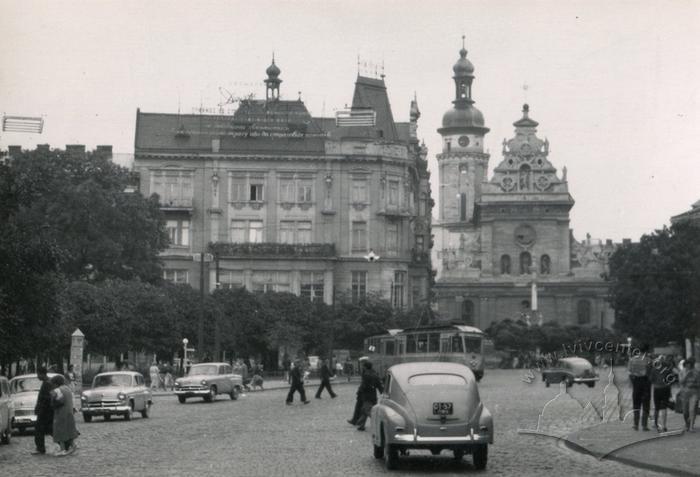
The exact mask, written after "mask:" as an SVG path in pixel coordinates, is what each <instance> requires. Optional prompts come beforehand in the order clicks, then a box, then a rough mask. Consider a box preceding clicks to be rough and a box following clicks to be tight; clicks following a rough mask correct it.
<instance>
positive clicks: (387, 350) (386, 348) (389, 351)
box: [384, 340, 394, 356]
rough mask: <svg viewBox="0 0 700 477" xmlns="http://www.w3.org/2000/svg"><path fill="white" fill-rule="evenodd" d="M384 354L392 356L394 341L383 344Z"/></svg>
mask: <svg viewBox="0 0 700 477" xmlns="http://www.w3.org/2000/svg"><path fill="white" fill-rule="evenodd" d="M384 354H385V355H387V356H394V340H391V341H385V342H384Z"/></svg>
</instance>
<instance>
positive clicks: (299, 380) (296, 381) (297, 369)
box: [286, 360, 309, 406]
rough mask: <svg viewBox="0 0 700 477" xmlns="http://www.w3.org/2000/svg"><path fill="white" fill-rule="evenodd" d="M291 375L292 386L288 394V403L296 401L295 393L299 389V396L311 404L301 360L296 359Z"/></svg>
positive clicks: (305, 402)
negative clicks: (305, 386) (305, 389)
mask: <svg viewBox="0 0 700 477" xmlns="http://www.w3.org/2000/svg"><path fill="white" fill-rule="evenodd" d="M291 377H292V386H291V387H290V388H289V393H288V394H287V401H286V403H287V405H288V406H289V405H291V404H292V401H294V393H295V392H296V391H299V397H300V398H301V400H302V402H303V403H304V404H309V401H307V400H306V391H304V375H303V370H302V369H301V361H300V360H296V361H294V366H293V367H292V371H291Z"/></svg>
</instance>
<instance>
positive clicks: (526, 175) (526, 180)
mask: <svg viewBox="0 0 700 477" xmlns="http://www.w3.org/2000/svg"><path fill="white" fill-rule="evenodd" d="M530 176H531V170H530V166H528V165H527V164H523V165H522V166H521V167H520V173H519V177H518V179H519V180H518V185H519V186H520V190H530Z"/></svg>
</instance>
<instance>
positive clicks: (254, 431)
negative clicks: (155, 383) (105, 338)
mask: <svg viewBox="0 0 700 477" xmlns="http://www.w3.org/2000/svg"><path fill="white" fill-rule="evenodd" d="M521 374H522V372H521V370H518V371H502V370H494V371H489V372H488V373H487V375H486V377H485V378H484V380H483V381H482V382H481V384H480V393H481V397H482V400H483V401H484V403H485V404H486V406H487V407H489V408H490V410H491V411H492V413H493V414H494V416H495V426H496V442H495V444H494V445H493V446H491V448H490V452H489V463H488V467H487V470H486V471H484V472H477V471H476V470H475V469H474V468H473V467H472V464H471V457H470V456H466V457H465V458H464V459H463V461H461V462H455V461H454V460H453V459H452V457H451V455H448V454H447V452H443V454H442V455H441V456H437V457H433V456H431V455H430V454H429V453H426V452H412V453H411V455H410V456H409V457H406V458H404V459H403V460H402V461H401V463H400V468H399V470H398V471H395V472H387V471H386V470H384V467H383V465H382V462H381V461H379V460H376V459H374V458H373V457H372V448H371V442H370V433H369V432H359V431H357V430H355V429H354V428H353V427H352V426H350V425H349V424H347V423H346V422H345V420H346V419H347V418H349V417H350V414H351V410H352V407H353V404H354V399H355V389H356V383H353V384H351V385H347V384H346V385H343V384H340V385H336V386H335V390H336V392H337V393H338V398H337V399H330V398H329V397H328V395H327V394H325V393H324V396H323V399H322V400H316V399H313V393H314V392H315V386H311V387H307V396H308V397H309V398H310V399H311V401H312V402H311V403H310V404H308V405H303V404H301V403H299V402H298V401H297V400H296V398H295V402H294V405H292V406H285V404H284V397H285V392H286V391H285V390H283V389H273V390H267V391H265V392H252V393H248V394H246V395H244V396H241V398H240V399H239V400H238V401H231V400H230V399H229V398H228V397H223V396H219V397H218V399H217V400H216V401H215V402H214V403H211V404H206V403H203V402H202V401H201V400H199V399H192V400H191V401H188V402H187V403H186V404H184V405H183V404H179V403H177V399H175V397H174V396H158V397H156V404H155V406H154V408H153V412H152V416H151V418H149V419H143V418H141V417H135V418H134V419H133V420H132V421H130V422H124V421H123V420H121V419H118V418H113V419H112V420H111V421H110V422H103V421H102V420H101V419H99V418H97V419H95V420H93V422H92V423H91V424H86V423H83V422H82V418H80V417H79V415H76V416H77V421H78V428H79V430H80V432H81V433H82V435H81V436H80V438H79V439H78V441H77V444H78V451H77V452H76V453H75V454H74V455H72V456H68V457H62V458H58V457H53V456H50V455H46V456H31V455H30V454H29V452H30V451H31V449H32V448H33V439H32V436H31V435H26V436H15V437H14V438H13V440H12V444H11V445H10V446H0V475H7V476H51V477H53V476H56V475H71V476H75V475H79V476H111V475H116V476H136V475H139V476H140V475H149V476H159V475H173V476H180V475H187V476H189V475H197V476H209V475H230V476H246V477H247V476H313V475H319V476H364V475H385V474H392V475H401V476H415V475H428V474H437V475H441V476H451V475H465V474H466V475H469V474H474V475H483V476H492V475H514V476H542V475H562V474H567V475H570V476H594V475H595V476H598V475H610V476H617V475H621V476H635V477H636V476H640V475H662V474H654V473H651V472H647V471H644V470H639V469H635V468H633V467H629V466H626V465H624V464H621V463H617V462H611V461H599V460H596V459H595V458H593V457H590V456H586V455H582V454H579V453H576V452H574V451H572V450H570V449H568V448H566V447H565V446H564V445H563V444H562V443H561V442H559V441H557V440H556V439H551V438H546V437H538V436H528V435H522V434H519V433H518V429H520V428H531V427H532V426H536V424H537V417H538V414H539V412H541V410H542V405H543V403H544V402H546V401H547V400H548V399H551V398H552V397H553V396H555V395H556V393H557V392H558V390H557V389H556V387H551V388H545V387H544V385H543V384H542V383H541V382H534V383H532V384H527V383H524V382H522V381H521V379H520V378H521ZM297 397H298V396H297ZM368 429H369V427H368ZM49 439H50V438H49Z"/></svg>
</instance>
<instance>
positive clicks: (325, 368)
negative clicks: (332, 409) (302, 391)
mask: <svg viewBox="0 0 700 477" xmlns="http://www.w3.org/2000/svg"><path fill="white" fill-rule="evenodd" d="M324 389H327V390H328V394H330V395H331V399H333V398H335V396H336V394H335V393H334V392H333V388H332V387H331V369H330V366H329V365H328V360H327V359H324V360H323V364H321V385H320V386H319V387H318V391H316V399H321V393H322V392H323V390H324Z"/></svg>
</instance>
